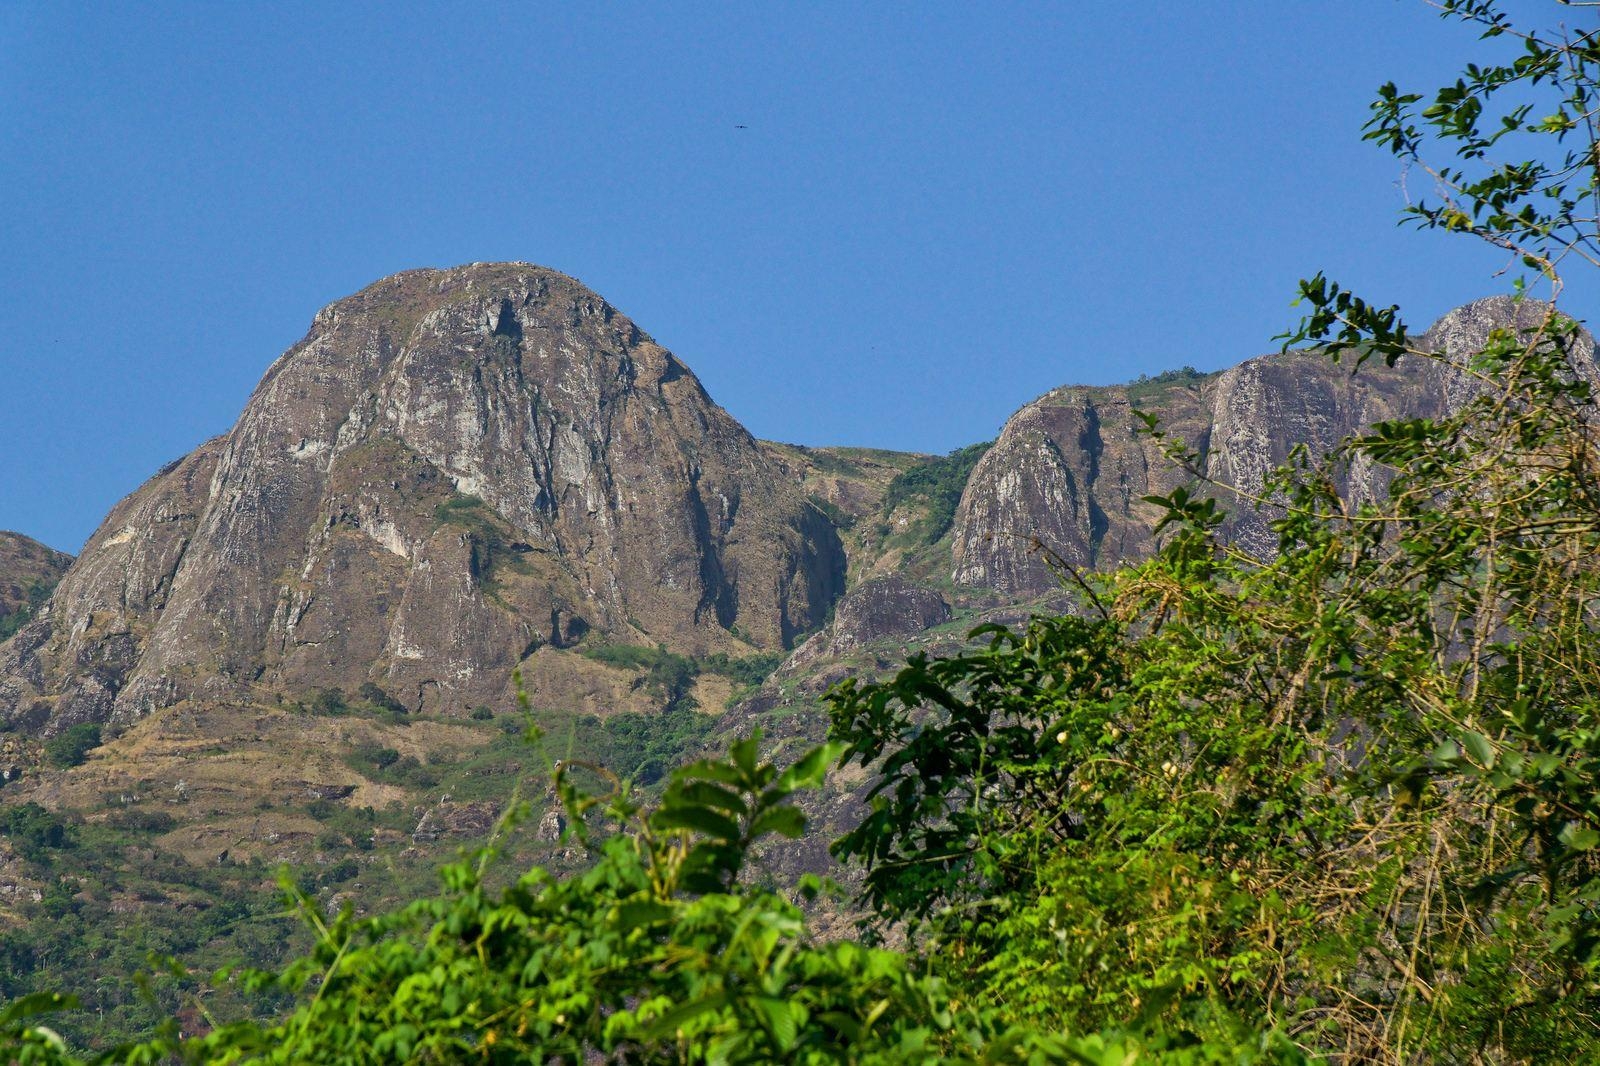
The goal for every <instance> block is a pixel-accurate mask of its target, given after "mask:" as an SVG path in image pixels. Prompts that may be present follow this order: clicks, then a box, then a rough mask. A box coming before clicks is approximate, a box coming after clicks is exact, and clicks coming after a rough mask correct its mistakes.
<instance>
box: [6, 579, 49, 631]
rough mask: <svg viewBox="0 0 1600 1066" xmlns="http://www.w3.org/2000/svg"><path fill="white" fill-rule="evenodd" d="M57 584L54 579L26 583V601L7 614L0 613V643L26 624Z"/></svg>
mask: <svg viewBox="0 0 1600 1066" xmlns="http://www.w3.org/2000/svg"><path fill="white" fill-rule="evenodd" d="M57 584H58V582H55V581H33V582H30V583H29V584H28V588H27V596H28V599H27V602H26V603H23V604H19V605H18V606H17V608H16V610H14V611H12V612H10V613H9V614H0V643H4V642H5V641H6V640H7V639H9V638H10V637H11V636H12V635H13V634H15V633H16V632H17V630H19V629H21V628H22V627H23V626H25V625H27V624H28V620H29V619H30V618H32V617H33V616H34V615H35V614H36V613H38V610H39V608H41V607H43V606H44V605H45V603H46V602H47V601H48V600H49V599H50V594H51V593H52V592H54V591H55V590H56V585H57Z"/></svg>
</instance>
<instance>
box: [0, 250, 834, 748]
mask: <svg viewBox="0 0 1600 1066" xmlns="http://www.w3.org/2000/svg"><path fill="white" fill-rule="evenodd" d="M843 578H844V556H843V551H842V548H841V545H840V542H839V538H838V535H837V533H836V532H835V530H834V528H833V526H832V525H831V523H830V522H829V521H828V520H827V518H826V517H825V516H824V515H822V514H821V513H820V512H819V511H818V510H817V509H816V508H815V507H814V506H813V505H811V504H810V503H808V502H807V501H806V500H805V498H804V497H803V496H802V495H801V494H800V493H799V491H798V490H797V489H796V488H795V487H794V486H793V484H792V482H791V480H790V479H787V478H784V477H781V476H780V475H779V474H778V473H776V472H775V471H774V469H773V467H772V465H771V463H770V462H769V460H768V459H767V457H766V456H765V454H764V453H763V451H762V450H761V448H760V447H759V446H758V445H757V444H756V442H755V441H754V440H753V439H752V438H751V437H750V435H749V434H748V433H747V432H746V431H745V430H744V429H743V428H742V427H741V426H739V425H738V423H736V422H735V421H734V420H733V419H732V418H731V417H730V416H729V415H728V414H727V413H726V412H724V411H723V410H722V409H721V408H720V407H718V406H716V404H714V403H713V402H712V401H711V399H710V397H709V396H707V394H706V392H705V390H704V389H703V388H701V386H700V383H699V382H698V381H697V380H696V379H695V377H694V375H693V374H691V373H690V372H689V370H688V369H687V368H686V367H685V366H684V365H683V364H682V363H680V362H679V361H678V360H677V359H676V358H675V357H674V356H673V355H672V354H671V353H670V352H668V351H667V350H666V349H664V348H662V347H660V346H659V345H657V344H656V343H655V342H654V341H652V340H651V339H650V338H649V337H647V336H646V335H645V334H644V333H642V332H641V331H640V330H639V329H638V327H636V326H635V325H634V324H633V323H632V322H631V321H629V320H628V319H627V318H626V317H624V316H623V315H621V314H620V313H618V312H617V311H616V310H615V309H614V308H612V307H611V306H610V305H609V304H607V303H606V302H605V301H604V300H602V299H601V298H600V297H599V296H597V295H595V294H594V293H593V292H590V291H589V290H587V289H585V288H584V287H583V286H582V285H580V284H578V283H577V282H576V281H574V280H572V279H571V278H568V277H566V276H564V275H561V274H558V273H555V272H553V271H549V270H545V269H542V268H539V267H534V266H529V265H526V264H487V265H486V264H474V265H472V266H468V267H461V268H457V269H453V270H443V271H440V270H418V271H411V272H408V273H404V274H399V275H396V276H394V277H391V278H387V279H385V280H383V281H380V282H378V283H377V284H375V285H373V286H371V287H370V288H368V289H366V290H364V291H362V292H360V293H358V294H356V295H355V296H352V297H350V298H348V299H345V300H341V301H339V302H338V303H335V304H332V305H330V306H329V307H327V308H325V309H324V310H323V311H322V312H320V313H319V314H318V315H317V316H316V319H315V321H314V323H313V325H312V328H311V331H310V333H308V334H307V336H306V337H305V339H304V340H302V341H301V342H300V343H299V344H297V345H295V346H294V347H293V348H291V349H290V350H289V351H288V352H286V353H285V354H284V355H283V356H282V357H281V358H280V359H279V360H278V361H277V362H276V363H274V364H273V366H272V367H271V369H269V370H268V372H267V374H266V377H265V378H264V379H263V380H262V382H261V384H260V386H259V387H258V388H257V389H256V392H255V394H254V395H253V396H252V397H251V399H250V401H249V404H248V405H247V406H246V408H245V411H244V413H243V415H242V416H241V417H240V419H239V422H238V424H237V425H236V426H235V427H234V429H233V430H232V432H230V433H229V434H228V435H227V436H225V437H222V438H219V439H217V440H215V441H212V442H210V443H208V444H206V445H204V446H202V447H201V448H200V449H198V450H197V451H196V452H194V453H193V454H192V455H190V456H188V457H186V458H185V459H183V460H180V461H179V462H178V463H176V464H173V466H171V467H169V468H168V469H166V470H164V471H162V472H161V473H159V474H158V475H157V476H156V477H155V478H153V479H152V480H151V481H150V482H149V483H147V484H146V485H145V486H144V487H142V488H141V489H139V490H138V491H137V492H135V493H134V494H133V495H132V496H130V497H128V499H126V500H124V501H123V502H122V503H121V504H119V505H118V506H117V508H116V509H115V510H114V511H113V512H112V514H111V515H110V516H109V517H108V518H107V520H106V522H105V524H104V525H103V526H102V527H101V528H100V530H99V531H98V532H97V533H96V534H95V536H94V537H93V538H92V539H91V540H90V542H89V544H88V545H87V546H86V547H85V549H84V552H83V555H82V556H81V557H80V558H79V560H78V561H77V563H76V564H75V565H74V566H73V568H72V570H71V571H70V572H69V574H68V575H67V577H66V579H65V580H64V581H63V582H62V584H61V586H60V588H59V589H58V590H57V592H56V595H55V598H54V600H53V602H52V604H51V605H50V606H49V608H48V609H47V610H46V611H44V612H41V615H40V617H39V618H37V619H36V620H34V621H33V622H32V623H30V625H29V626H27V627H26V628H25V629H24V630H23V631H22V632H21V633H19V634H18V636H17V638H16V639H15V640H13V641H12V642H10V643H9V644H7V645H6V646H5V647H4V648H0V721H11V722H18V723H26V724H28V725H30V726H33V727H35V728H40V727H42V728H45V729H46V730H48V731H54V730H56V729H59V728H61V727H62V726H63V725H65V724H70V723H71V722H74V721H81V720H102V721H105V720H109V721H113V722H115V721H118V720H126V719H131V718H133V717H136V716H138V715H141V714H143V713H146V712H148V711H149V710H151V709H154V708H156V707H160V706H164V705H168V704H171V703H173V702H176V701H178V700H180V699H183V698H187V697H227V698H233V697H238V696H242V695H245V694H250V693H259V692H261V691H263V690H264V691H266V692H269V693H294V692H302V691H306V690H309V689H313V688H319V687H338V688H342V689H344V690H346V691H353V690H354V689H356V688H357V687H359V686H360V685H361V684H362V683H363V682H366V681H373V682H375V683H377V684H378V685H379V686H380V687H381V688H383V689H384V690H385V691H386V692H388V693H389V694H390V695H392V696H393V697H394V698H396V699H398V700H400V701H401V702H402V703H404V704H406V705H407V706H408V707H410V708H411V709H413V710H415V709H423V708H426V709H443V710H447V711H456V710H462V709H465V708H468V707H471V706H473V705H475V704H478V703H485V702H495V701H497V700H501V699H503V698H504V697H505V695H506V692H507V687H508V685H509V677H510V674H511V671H512V668H513V667H515V666H516V665H517V664H518V663H519V662H520V661H521V660H522V659H524V658H525V657H526V656H527V655H529V654H531V653H532V652H533V651H534V650H536V649H537V648H538V647H540V646H541V645H544V644H553V645H557V646H564V645H567V644H570V643H572V642H573V641H575V640H577V639H579V638H580V637H582V636H583V634H584V633H586V632H588V631H589V630H598V631H601V632H603V633H607V634H612V635H615V636H617V637H618V638H620V639H631V640H635V641H638V642H650V643H654V642H656V641H660V642H664V643H666V644H668V645H669V646H671V647H673V648H675V649H678V650H683V651H689V652H700V651H709V650H714V649H728V648H732V649H736V648H738V647H744V646H747V645H746V644H745V643H743V642H748V644H754V645H756V646H758V647H762V648H779V647H785V646H787V645H788V644H789V643H791V641H792V639H793V637H794V636H795V634H797V633H799V632H802V631H804V630H807V629H810V628H813V627H815V625H817V624H818V623H819V622H820V621H821V620H822V619H823V617H824V616H825V615H826V612H827V610H828V608H829V607H830V606H831V604H832V602H833V600H834V599H835V598H836V597H837V596H838V594H839V593H840V591H841V589H842V584H843ZM735 632H737V634H738V638H735V636H734V635H733V634H734V633H735Z"/></svg>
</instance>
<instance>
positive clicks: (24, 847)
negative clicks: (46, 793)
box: [0, 800, 73, 863]
mask: <svg viewBox="0 0 1600 1066" xmlns="http://www.w3.org/2000/svg"><path fill="white" fill-rule="evenodd" d="M0 836H3V837H5V838H6V840H7V841H8V842H9V843H10V845H11V847H12V849H13V850H15V851H16V853H17V854H18V855H21V856H22V857H23V858H24V859H27V860H29V861H30V862H38V863H48V862H49V861H50V853H51V852H52V851H55V850H57V849H59V848H67V847H71V846H72V844H73V834H72V832H71V830H70V829H69V827H68V826H67V824H66V823H65V822H63V821H62V820H61V819H59V818H57V817H56V816H55V815H53V814H51V813H50V812H49V811H47V810H45V809H44V808H43V807H41V806H39V805H38V804H37V803H34V802H33V801H31V800H30V801H28V802H27V803H19V804H18V805H17V806H15V807H6V808H3V809H0Z"/></svg>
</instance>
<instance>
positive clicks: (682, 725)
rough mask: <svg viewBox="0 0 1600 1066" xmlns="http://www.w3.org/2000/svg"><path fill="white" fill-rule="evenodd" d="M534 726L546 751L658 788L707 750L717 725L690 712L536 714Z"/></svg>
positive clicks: (674, 709)
mask: <svg viewBox="0 0 1600 1066" xmlns="http://www.w3.org/2000/svg"><path fill="white" fill-rule="evenodd" d="M533 720H534V721H535V722H536V723H538V725H539V727H540V729H541V730H542V731H543V732H544V734H545V745H546V747H547V748H548V749H549V750H550V751H551V752H552V753H554V754H557V755H561V756H563V757H565V758H582V759H584V760H587V761H589V762H593V763H594V764H596V765H598V766H603V767H605V768H606V770H607V772H609V773H611V774H614V775H615V776H616V777H617V778H618V779H620V780H623V781H629V782H632V783H633V784H635V785H641V786H649V785H654V784H656V783H657V782H658V781H661V780H662V779H663V778H665V777H666V775H667V772H668V771H669V770H671V769H672V768H673V767H674V766H677V765H679V764H680V763H682V762H683V761H684V760H685V759H686V758H688V757H689V756H691V755H693V754H695V753H697V752H699V751H700V749H701V748H702V747H703V746H704V745H705V741H706V739H707V737H709V735H710V732H711V727H712V725H713V723H714V721H715V720H714V719H713V718H711V717H710V716H708V715H704V714H701V713H700V712H699V711H696V710H694V709H692V708H691V707H686V706H674V707H669V708H667V709H665V710H661V711H656V712H652V713H649V714H636V713H633V712H624V713H621V714H613V715H608V716H607V717H605V718H600V717H598V716H596V715H592V714H581V715H572V714H563V713H561V712H555V711H535V712H534V714H533Z"/></svg>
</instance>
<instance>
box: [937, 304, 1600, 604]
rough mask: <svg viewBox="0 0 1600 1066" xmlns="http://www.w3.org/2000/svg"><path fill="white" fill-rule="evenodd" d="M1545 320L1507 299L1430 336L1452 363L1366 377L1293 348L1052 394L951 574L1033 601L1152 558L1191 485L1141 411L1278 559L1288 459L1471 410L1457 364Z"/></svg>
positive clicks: (1363, 491)
mask: <svg viewBox="0 0 1600 1066" xmlns="http://www.w3.org/2000/svg"><path fill="white" fill-rule="evenodd" d="M1544 310H1545V309H1544V307H1543V306H1542V305H1539V304H1536V303H1533V302H1531V301H1528V302H1524V303H1521V304H1519V303H1516V302H1514V301H1512V300H1511V299H1509V298H1506V297H1496V298H1491V299H1487V300H1480V301H1477V302H1476V303H1472V304H1468V305H1467V306H1465V307H1462V308H1458V309H1457V310H1455V311H1452V312H1450V313H1449V314H1447V315H1445V316H1444V317H1443V318H1441V319H1440V320H1439V321H1438V322H1437V323H1435V324H1434V326H1433V327H1432V328H1431V329H1430V330H1429V331H1428V332H1427V333H1426V334H1424V335H1423V337H1422V338H1421V340H1420V346H1421V347H1423V348H1425V349H1428V350H1432V351H1437V352H1442V353H1444V354H1445V355H1446V356H1447V359H1446V360H1445V361H1439V360H1432V359H1410V360H1402V361H1401V362H1400V363H1399V364H1398V365H1397V366H1396V367H1394V368H1390V367H1386V366H1383V365H1382V364H1381V363H1376V362H1369V363H1367V364H1366V365H1365V366H1362V367H1361V368H1360V370H1359V372H1355V371H1354V365H1353V363H1352V362H1350V361H1348V360H1347V361H1346V362H1344V363H1334V362H1332V361H1331V360H1329V359H1328V358H1326V357H1325V356H1321V355H1317V354H1310V353H1295V352H1291V353H1287V354H1281V355H1269V356H1263V357H1261V358H1258V359H1251V360H1249V361H1248V362H1245V363H1241V364H1239V365H1238V366H1235V367H1232V368H1230V369H1228V370H1224V371H1222V372H1221V373H1218V374H1212V375H1206V376H1195V377H1193V378H1180V379H1178V380H1175V381H1171V382H1165V383H1150V384H1148V385H1142V386H1141V385H1134V386H1118V387H1112V388H1086V387H1066V388H1060V389H1056V390H1054V391H1052V392H1050V393H1047V394H1046V395H1044V396H1042V397H1040V398H1039V399H1037V400H1035V401H1034V402H1033V403H1031V404H1029V405H1027V406H1026V407H1024V408H1023V409H1022V410H1020V411H1018V412H1017V413H1016V414H1015V415H1013V416H1012V417H1011V419H1010V420H1009V421H1008V422H1007V423H1006V426H1005V428H1004V429H1003V430H1002V431H1001V434H1000V438H999V440H998V441H997V442H996V443H995V445H994V447H993V448H991V449H990V450H989V452H988V454H986V455H985V456H984V458H983V459H982V460H981V461H980V462H979V464H978V466H977V467H976V468H975V469H974V470H973V472H972V476H971V478H970V479H969V480H968V483H967V488H966V490H965V492H964V493H963V495H962V499H961V504H960V507H959V508H958V509H957V513H956V522H955V535H954V544H953V549H952V552H953V564H954V565H953V572H952V576H953V578H954V580H955V581H956V582H957V583H958V584H961V585H968V586H978V587H984V588H990V589H995V590H998V591H1000V592H1002V593H1006V594H1010V595H1034V594H1038V593H1041V592H1045V591H1048V590H1050V589H1053V588H1056V587H1057V586H1058V585H1059V580H1058V578H1057V576H1056V574H1055V573H1054V572H1053V571H1052V569H1051V563H1052V561H1054V560H1059V561H1061V562H1065V563H1067V564H1069V565H1071V566H1073V567H1078V568H1082V569H1092V568H1097V567H1099V568H1104V567H1108V566H1115V565H1117V564H1119V563H1124V562H1137V561H1138V560H1140V559H1144V558H1148V557H1149V555H1150V554H1151V552H1152V551H1154V549H1155V540H1154V538H1153V536H1152V533H1151V529H1152V527H1153V526H1154V524H1155V522H1156V521H1157V520H1158V519H1159V517H1160V511H1159V509H1158V508H1156V507H1155V506H1154V505H1151V504H1148V503H1144V502H1142V498H1143V497H1145V496H1159V495H1165V494H1167V493H1169V492H1171V491H1172V489H1173V488H1175V487H1177V486H1178V485H1181V484H1184V483H1186V482H1187V481H1188V480H1189V478H1188V476H1187V475H1185V474H1184V473H1183V472H1182V471H1181V470H1180V469H1178V468H1177V467H1176V466H1175V465H1174V464H1173V463H1171V462H1170V461H1169V460H1168V459H1167V458H1166V457H1165V456H1164V455H1162V454H1161V451H1160V449H1159V448H1158V447H1157V445H1156V442H1154V441H1153V440H1152V439H1151V438H1149V437H1148V436H1146V435H1142V434H1141V433H1139V432H1137V430H1138V429H1140V428H1142V423H1140V421H1139V420H1138V419H1137V418H1136V417H1135V414H1134V410H1135V409H1136V408H1138V409H1142V410H1145V411H1149V412H1151V413H1154V414H1156V415H1157V416H1158V417H1159V418H1160V420H1161V424H1162V428H1163V429H1165V430H1166V431H1167V433H1168V434H1169V435H1170V436H1171V437H1174V438H1179V439H1182V440H1184V441H1187V442H1188V444H1189V446H1190V447H1191V448H1192V449H1193V450H1195V451H1196V452H1198V454H1199V456H1200V462H1201V464H1202V468H1203V469H1204V470H1205V472H1206V473H1207V475H1208V476H1210V477H1212V478H1214V479H1216V480H1217V481H1220V482H1222V483H1224V484H1227V485H1232V486H1234V487H1235V488H1237V489H1238V490H1240V493H1241V495H1239V496H1236V497H1225V498H1224V499H1222V500H1221V502H1222V503H1223V504H1224V505H1225V506H1226V507H1227V509H1228V510H1229V512H1230V516H1229V520H1228V524H1227V526H1226V532H1227V534H1228V535H1229V537H1230V538H1231V539H1232V540H1234V542H1236V543H1238V544H1239V545H1241V546H1242V547H1244V548H1246V549H1247V550H1250V551H1252V552H1256V553H1268V552H1271V551H1272V550H1273V548H1274V545H1275V540H1274V537H1273V535H1272V533H1271V531H1270V529H1269V528H1268V522H1269V521H1270V518H1271V515H1270V513H1263V512H1262V511H1260V510H1258V509H1257V507H1256V505H1255V503H1254V502H1253V500H1252V497H1259V495H1260V493H1261V490H1262V484H1263V480H1264V478H1265V477H1266V475H1267V474H1268V473H1269V472H1270V471H1272V470H1273V469H1275V468H1276V467H1278V466H1279V465H1281V464H1282V463H1283V462H1284V461H1285V460H1286V459H1287V458H1288V456H1289V453H1290V451H1291V449H1293V448H1294V447H1295V446H1297V445H1305V446H1306V447H1307V448H1308V449H1309V450H1310V451H1311V453H1312V454H1313V455H1321V454H1325V453H1326V452H1328V451H1329V450H1331V449H1332V448H1333V447H1334V446H1335V445H1337V444H1338V443H1339V441H1341V440H1342V439H1344V438H1345V437H1347V436H1350V435H1351V434H1355V433H1359V432H1361V431H1363V430H1365V429H1366V427H1368V426H1369V425H1371V424H1372V423H1373V422H1377V421H1380V420H1385V419H1395V418H1424V417H1438V416H1441V415H1443V414H1445V413H1447V412H1448V411H1450V410H1453V409H1458V408H1459V406H1460V405H1461V404H1462V403H1463V402H1465V401H1466V400H1467V399H1468V398H1469V397H1470V395H1471V392H1472V385H1471V382H1470V380H1469V379H1468V378H1467V377H1466V376H1465V375H1461V374H1457V373H1455V372H1453V371H1452V370H1451V369H1450V367H1449V365H1448V364H1449V362H1450V361H1452V360H1454V361H1459V360H1462V359H1465V358H1467V357H1468V356H1470V355H1471V354H1472V353H1474V352H1476V351H1479V350H1481V349H1482V347H1483V345H1484V342H1485V341H1486V339H1487V337H1488V334H1489V332H1490V331H1491V330H1492V329H1495V328H1500V327H1506V326H1513V325H1515V326H1517V327H1519V328H1529V327H1532V326H1534V325H1536V324H1537V323H1538V322H1540V321H1542V319H1543V315H1544ZM1585 345H1586V346H1585V347H1584V349H1583V351H1581V352H1580V353H1579V359H1578V362H1579V365H1580V367H1581V368H1583V369H1585V370H1586V371H1587V372H1589V373H1591V374H1592V373H1593V367H1594V360H1593V343H1592V341H1585ZM1385 488H1386V474H1385V473H1384V471H1381V470H1375V469H1371V468H1370V467H1362V466H1356V467H1354V468H1352V469H1351V470H1349V471H1347V472H1346V474H1345V475H1344V484H1341V485H1340V486H1339V489H1340V491H1341V494H1342V495H1344V497H1345V498H1346V499H1347V500H1349V501H1351V502H1352V503H1359V502H1362V501H1364V500H1370V499H1375V498H1378V497H1379V496H1381V494H1382V493H1383V491H1384V489H1385Z"/></svg>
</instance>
